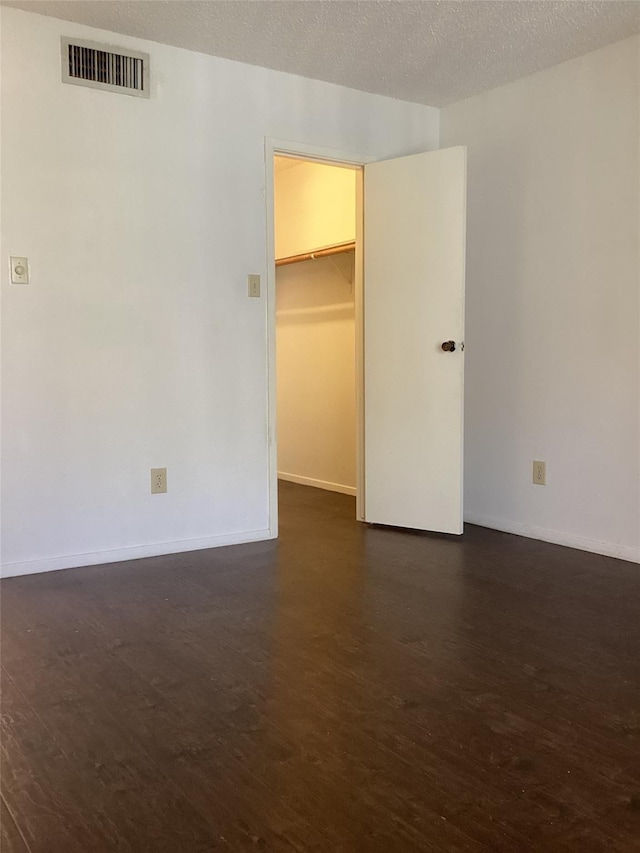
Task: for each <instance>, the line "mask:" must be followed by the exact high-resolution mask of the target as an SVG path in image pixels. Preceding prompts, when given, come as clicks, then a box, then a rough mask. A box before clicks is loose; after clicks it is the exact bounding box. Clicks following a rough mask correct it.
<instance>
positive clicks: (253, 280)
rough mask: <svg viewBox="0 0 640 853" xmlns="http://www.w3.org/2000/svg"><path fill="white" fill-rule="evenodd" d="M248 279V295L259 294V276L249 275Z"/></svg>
mask: <svg viewBox="0 0 640 853" xmlns="http://www.w3.org/2000/svg"><path fill="white" fill-rule="evenodd" d="M248 280H249V296H260V276H259V275H250V276H248Z"/></svg>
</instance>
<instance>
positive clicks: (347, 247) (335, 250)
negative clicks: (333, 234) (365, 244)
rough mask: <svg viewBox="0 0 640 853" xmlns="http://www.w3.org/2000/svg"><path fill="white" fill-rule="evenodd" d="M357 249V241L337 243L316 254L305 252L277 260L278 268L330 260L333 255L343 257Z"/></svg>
mask: <svg viewBox="0 0 640 853" xmlns="http://www.w3.org/2000/svg"><path fill="white" fill-rule="evenodd" d="M355 247H356V244H355V240H351V241H350V242H348V243H336V244H335V245H334V246H327V247H326V248H324V249H316V251H315V252H305V253H304V254H302V255H289V256H288V257H286V258H276V266H277V267H283V266H285V265H286V264H297V263H299V262H300V261H315V260H316V258H329V257H331V255H342V254H344V253H345V252H353V250H354V249H355Z"/></svg>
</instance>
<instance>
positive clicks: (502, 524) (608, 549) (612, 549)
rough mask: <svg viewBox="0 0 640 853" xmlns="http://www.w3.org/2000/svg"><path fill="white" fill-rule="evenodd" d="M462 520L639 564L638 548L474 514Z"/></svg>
mask: <svg viewBox="0 0 640 853" xmlns="http://www.w3.org/2000/svg"><path fill="white" fill-rule="evenodd" d="M464 520H465V521H467V522H468V523H469V524H477V525H479V526H480V527H490V528H492V529H493V530H501V531H502V532H503V533H515V534H516V535H517V536H526V537H528V538H529V539H539V540H541V541H542V542H551V543H552V544H553V545H564V546H566V547H567V548H577V549H578V550H580V551H590V552H591V553H592V554H602V555H603V556H605V557H616V558H617V559H618V560H629V562H631V563H640V548H633V547H629V546H626V545H614V544H612V543H611V542H600V541H599V540H597V539H586V538H584V537H582V536H573V535H572V534H570V533H562V532H560V531H559V530H548V529H547V528H546V527H534V526H532V525H530V524H521V523H520V522H517V521H502V520H499V519H497V518H487V517H485V516H482V515H475V514H474V513H465V516H464Z"/></svg>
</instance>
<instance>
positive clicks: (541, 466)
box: [533, 461, 547, 486]
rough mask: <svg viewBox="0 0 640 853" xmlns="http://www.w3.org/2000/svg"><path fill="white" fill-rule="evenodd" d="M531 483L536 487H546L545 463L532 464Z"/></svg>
mask: <svg viewBox="0 0 640 853" xmlns="http://www.w3.org/2000/svg"><path fill="white" fill-rule="evenodd" d="M533 482H534V483H535V484H536V486H546V485H547V465H546V462H535V461H534V463H533Z"/></svg>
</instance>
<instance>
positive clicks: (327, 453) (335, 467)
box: [276, 255, 356, 495]
mask: <svg viewBox="0 0 640 853" xmlns="http://www.w3.org/2000/svg"><path fill="white" fill-rule="evenodd" d="M352 262H353V258H352V256H351V255H341V256H338V257H336V258H335V259H333V258H319V259H318V260H316V261H304V262H302V263H299V264H292V265H291V266H284V267H279V268H278V272H277V276H276V281H277V283H276V293H277V297H276V340H277V349H278V360H277V370H278V476H280V477H281V478H282V479H285V480H292V481H293V482H297V483H303V484H305V485H310V486H317V487H319V488H326V489H330V490H332V491H339V492H343V493H345V494H352V495H353V494H355V487H356V386H355V376H356V374H355V369H356V368H355V316H354V308H355V306H354V298H353V284H350V283H349V280H348V278H349V274H350V265H351V264H352Z"/></svg>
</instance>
